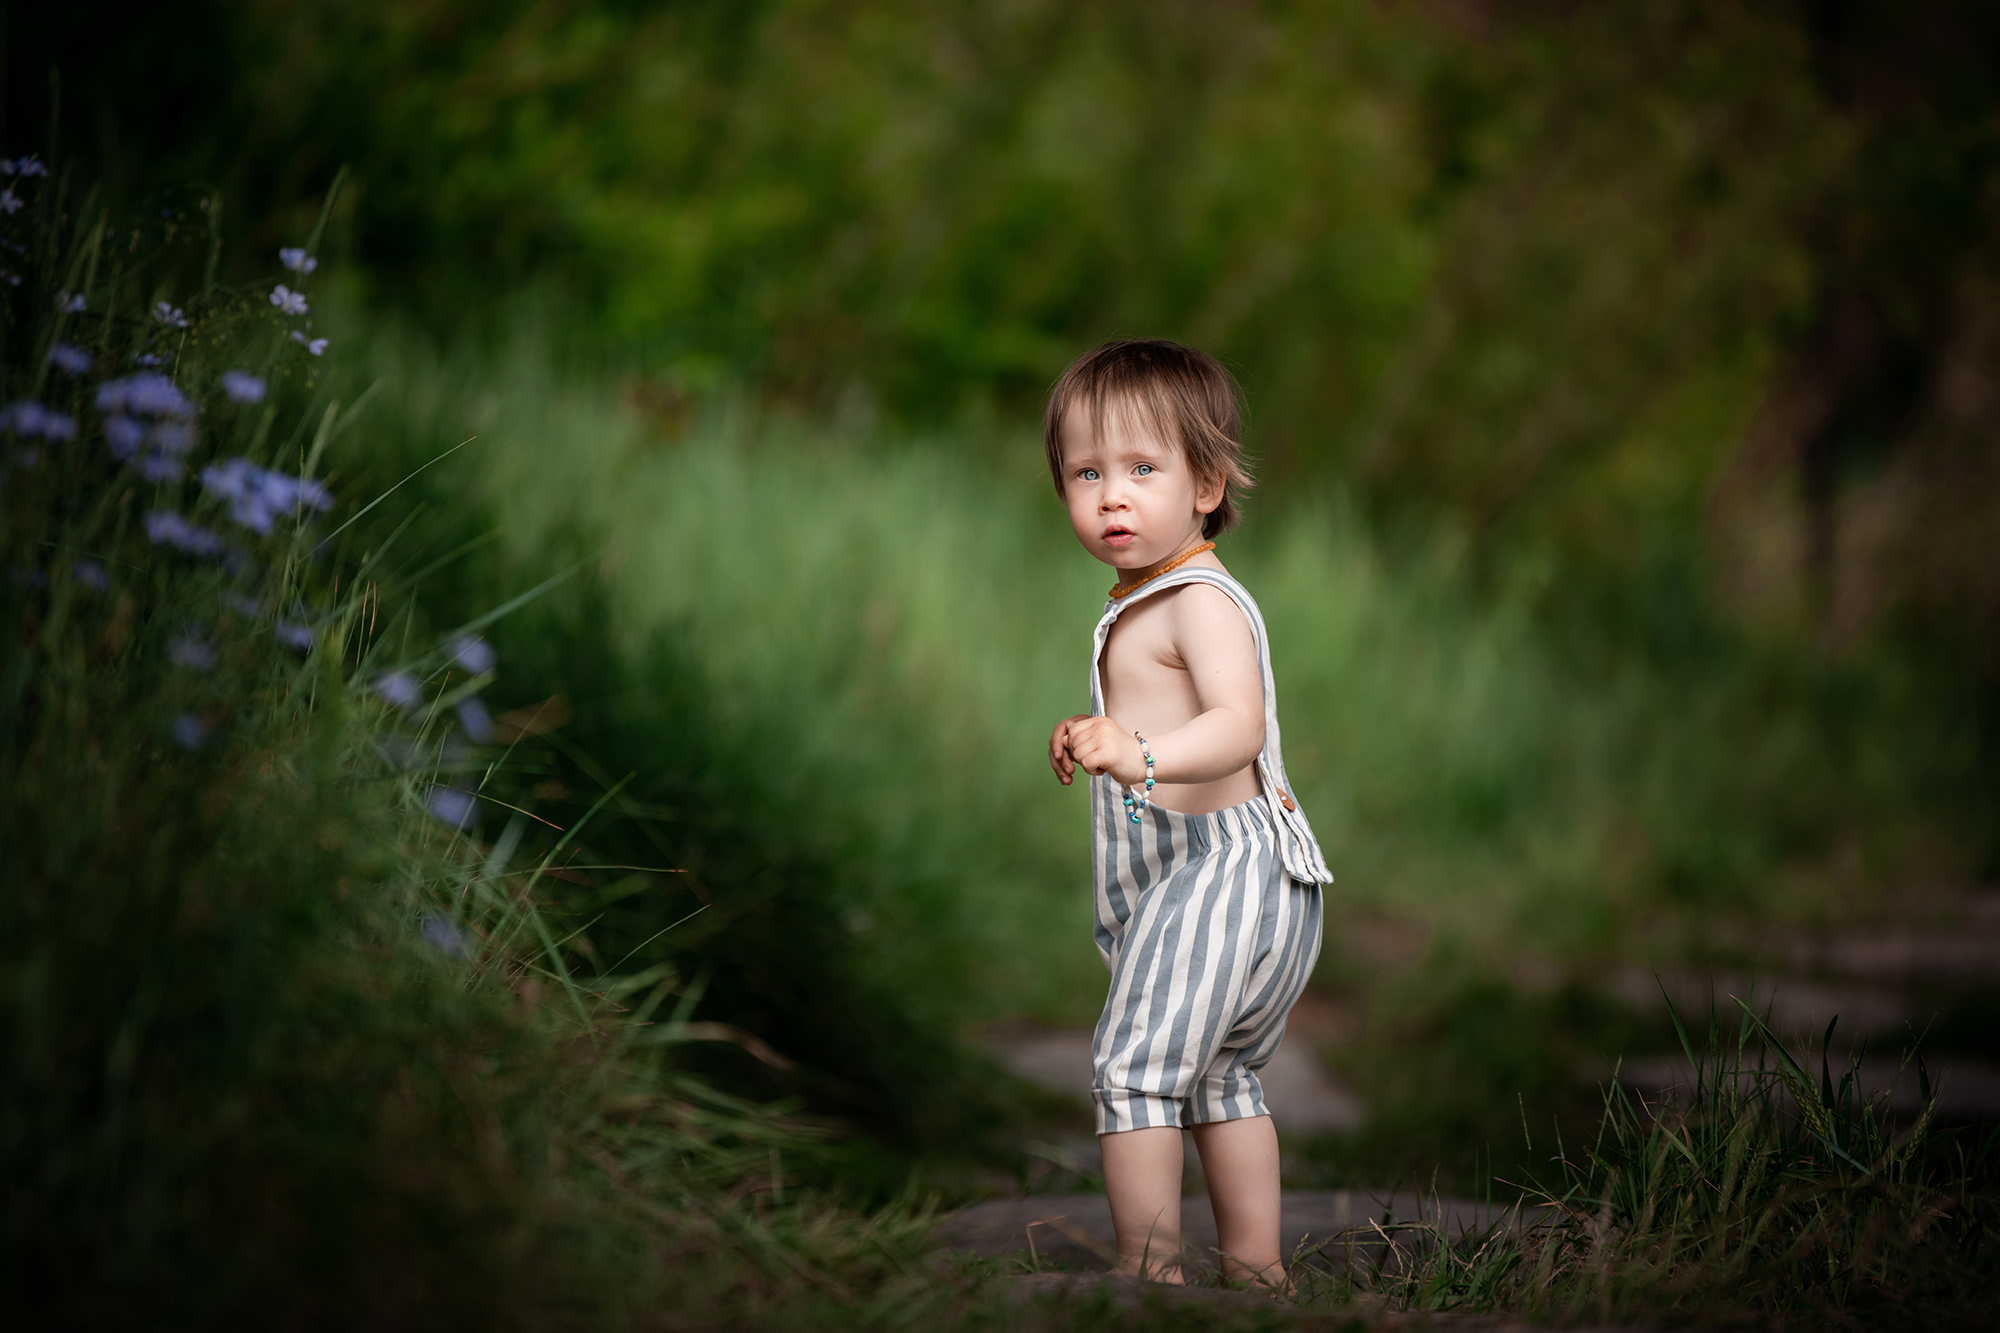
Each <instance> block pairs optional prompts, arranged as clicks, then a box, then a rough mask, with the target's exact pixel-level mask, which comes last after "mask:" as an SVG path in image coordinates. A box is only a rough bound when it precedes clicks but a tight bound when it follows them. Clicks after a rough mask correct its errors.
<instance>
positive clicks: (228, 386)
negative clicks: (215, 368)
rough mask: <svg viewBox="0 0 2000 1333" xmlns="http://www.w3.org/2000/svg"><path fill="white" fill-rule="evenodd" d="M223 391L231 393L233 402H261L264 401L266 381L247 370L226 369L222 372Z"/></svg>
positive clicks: (230, 396)
mask: <svg viewBox="0 0 2000 1333" xmlns="http://www.w3.org/2000/svg"><path fill="white" fill-rule="evenodd" d="M222 391H223V392H224V393H226V394H228V395H229V399H230V401H231V402H236V403H261V402H263V401H264V381H262V380H260V379H258V378H257V377H256V376H255V375H252V374H251V373H250V372H249V371H247V370H225V371H223V372H222Z"/></svg>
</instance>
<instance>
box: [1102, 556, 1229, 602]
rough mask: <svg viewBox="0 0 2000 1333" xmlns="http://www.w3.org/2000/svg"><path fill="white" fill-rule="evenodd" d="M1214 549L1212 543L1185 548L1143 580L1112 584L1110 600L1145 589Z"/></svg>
mask: <svg viewBox="0 0 2000 1333" xmlns="http://www.w3.org/2000/svg"><path fill="white" fill-rule="evenodd" d="M1214 549H1215V543H1214V542H1203V543H1202V544H1201V545H1199V546H1190V547H1188V548H1187V550H1185V551H1182V552H1181V553H1180V554H1179V555H1177V556H1175V557H1174V558H1173V559H1171V560H1169V561H1167V563H1166V564H1164V565H1161V566H1160V567H1159V568H1158V569H1156V570H1154V571H1153V572H1152V573H1150V574H1148V575H1146V577H1145V578H1143V579H1134V580H1132V582H1130V583H1114V584H1112V585H1111V600H1112V601H1114V602H1115V601H1117V600H1118V599H1119V598H1121V597H1123V596H1125V595H1126V594H1127V593H1130V592H1134V591H1136V590H1138V589H1140V588H1143V587H1145V586H1146V585H1147V584H1148V583H1151V582H1152V581H1153V580H1154V579H1156V578H1158V577H1160V575H1162V574H1168V573H1171V572H1173V571H1174V570H1176V569H1179V568H1180V567H1181V566H1182V565H1185V564H1186V563H1187V562H1188V561H1190V560H1192V559H1194V558H1195V557H1196V556H1198V555H1200V554H1201V553H1202V552H1203V551H1213V550H1214Z"/></svg>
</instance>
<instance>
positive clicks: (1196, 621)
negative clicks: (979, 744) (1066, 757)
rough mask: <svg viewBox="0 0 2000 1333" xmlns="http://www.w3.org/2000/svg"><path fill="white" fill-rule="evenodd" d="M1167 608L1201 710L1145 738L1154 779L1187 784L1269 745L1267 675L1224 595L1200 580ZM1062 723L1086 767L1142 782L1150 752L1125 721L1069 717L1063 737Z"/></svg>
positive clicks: (1239, 767) (1230, 769)
mask: <svg viewBox="0 0 2000 1333" xmlns="http://www.w3.org/2000/svg"><path fill="white" fill-rule="evenodd" d="M1167 610H1168V612H1169V616H1168V622H1167V628H1168V632H1169V635H1170V636H1171V640H1172V651H1173V652H1174V653H1175V654H1176V655H1177V656H1178V657H1179V659H1180V664H1181V665H1182V666H1183V667H1185V668H1186V670H1187V673H1188V676H1189V678H1190V679H1191V680H1192V682H1193V684H1194V694H1195V704H1196V707H1197V708H1198V709H1199V710H1200V711H1199V712H1198V713H1197V714H1196V715H1195V717H1194V718H1193V719H1192V720H1190V721H1189V722H1188V723H1187V724H1186V725H1184V726H1180V727H1176V728H1175V729H1174V730H1172V731H1169V732H1164V733H1161V734H1159V735H1154V736H1148V737H1147V738H1146V743H1147V745H1148V746H1150V747H1151V749H1152V751H1153V778H1154V780H1155V781H1156V782H1162V783H1180V784H1188V783H1201V782H1215V781H1218V780H1219V779H1222V778H1226V777H1228V776H1230V775H1231V774H1233V773H1240V772H1242V771H1243V770H1244V769H1246V768H1248V767H1250V765H1251V764H1253V763H1255V762H1256V760H1257V755H1258V754H1259V753H1260V752H1261V751H1262V750H1263V748H1264V675H1263V671H1262V670H1261V668H1260V667H1259V665H1258V661H1257V641H1256V639H1255V638H1254V637H1252V635H1251V633H1250V623H1249V621H1247V620H1246V619H1244V616H1243V612H1242V609H1241V608H1239V607H1238V606H1237V605H1236V603H1235V601H1234V600H1233V599H1232V598H1231V597H1230V596H1229V595H1228V594H1227V593H1224V592H1220V591H1218V590H1216V589H1214V588H1205V587H1201V586H1199V585H1195V586H1190V587H1187V588H1183V589H1182V590H1181V591H1180V592H1178V593H1177V594H1175V596H1174V598H1173V600H1172V602H1170V603H1169V604H1168V607H1167ZM1065 727H1066V728H1067V729H1068V741H1069V752H1070V754H1071V756H1073V757H1074V759H1075V761H1076V763H1078V764H1080V765H1082V766H1083V768H1084V769H1085V770H1086V771H1088V772H1091V773H1109V774H1110V775H1111V777H1112V778H1113V779H1114V780H1115V781H1118V782H1122V783H1124V784H1125V785H1126V786H1128V787H1129V786H1134V785H1136V784H1138V783H1140V782H1143V781H1145V778H1146V757H1145V755H1144V753H1143V752H1142V751H1141V750H1140V748H1139V741H1138V738H1137V737H1135V736H1134V735H1133V734H1132V732H1131V729H1130V728H1128V727H1126V726H1125V725H1124V724H1123V723H1120V722H1118V721H1116V720H1115V719H1113V718H1108V717H1089V718H1071V719H1069V720H1068V721H1067V722H1065V723H1063V724H1062V725H1061V726H1059V727H1058V728H1057V732H1058V734H1060V733H1061V732H1062V731H1063V729H1064V728H1065ZM1053 743H1054V741H1053V738H1052V739H1051V745H1053ZM1057 774H1058V776H1061V775H1062V770H1061V769H1060V768H1058V769H1057Z"/></svg>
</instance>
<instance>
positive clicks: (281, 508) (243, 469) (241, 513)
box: [201, 458, 333, 536]
mask: <svg viewBox="0 0 2000 1333" xmlns="http://www.w3.org/2000/svg"><path fill="white" fill-rule="evenodd" d="M201 484H202V487H203V489H205V490H206V491H207V492H208V493H209V494H210V495H213V496H214V497H215V498H216V499H218V500H227V501H228V502H229V517H230V518H231V519H232V520H233V521H235V522H237V523H241V524H242V525H243V526H244V527H246V528H249V529H251V530H253V531H255V532H257V533H258V534H260V535H265V536H268V535H269V534H270V531H271V525H272V524H273V523H274V522H276V521H277V520H278V519H279V518H281V517H284V516H286V515H290V514H296V513H298V512H299V511H300V510H301V509H305V508H312V509H321V510H325V509H331V508H333V496H332V495H330V494H329V493H328V492H327V489H326V487H325V486H323V485H321V484H320V483H319V482H316V481H312V480H310V479H308V478H305V477H289V476H286V475H285V474H284V473H282V472H271V471H268V470H266V469H264V468H261V467H258V466H257V465H256V464H255V463H252V462H251V461H250V460H249V459H247V458H232V459H229V460H228V461H226V462H224V463H221V464H219V465H217V466H214V467H206V468H203V469H202V471H201Z"/></svg>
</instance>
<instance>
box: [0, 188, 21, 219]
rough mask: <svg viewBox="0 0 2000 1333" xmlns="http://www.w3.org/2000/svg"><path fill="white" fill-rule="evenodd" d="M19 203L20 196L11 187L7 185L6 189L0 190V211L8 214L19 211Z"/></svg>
mask: <svg viewBox="0 0 2000 1333" xmlns="http://www.w3.org/2000/svg"><path fill="white" fill-rule="evenodd" d="M21 203H22V200H21V196H20V195H18V194H15V193H14V191H13V189H12V187H9V188H8V189H5V190H0V213H7V214H10V215H11V214H14V213H18V212H20V211H21Z"/></svg>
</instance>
